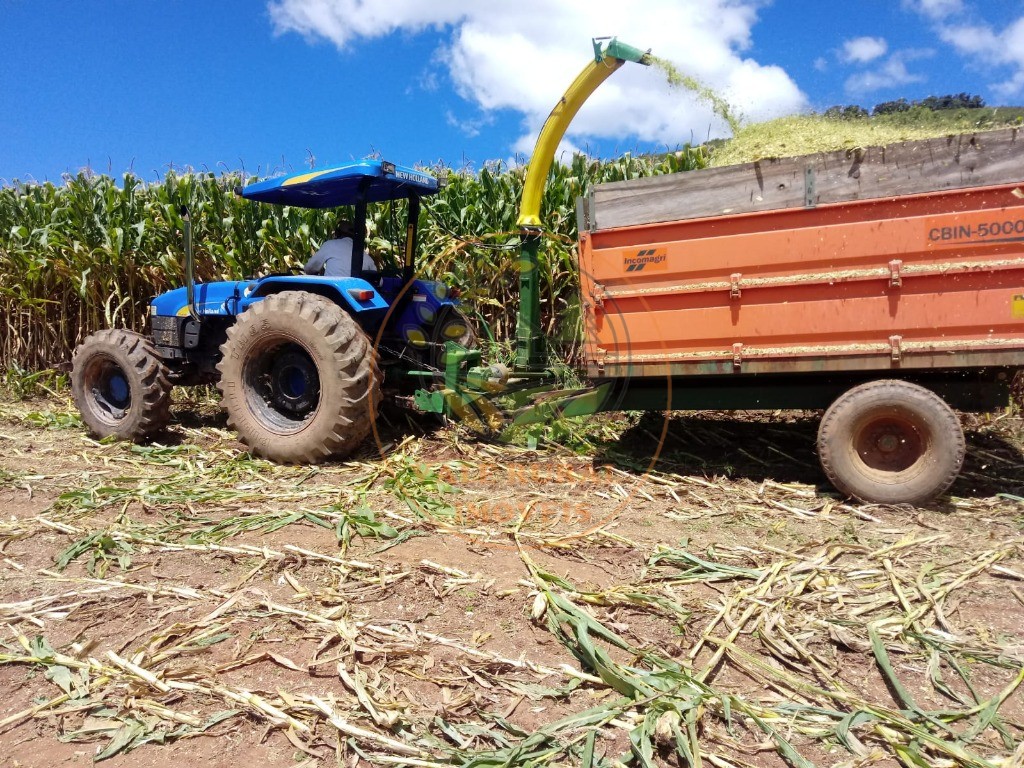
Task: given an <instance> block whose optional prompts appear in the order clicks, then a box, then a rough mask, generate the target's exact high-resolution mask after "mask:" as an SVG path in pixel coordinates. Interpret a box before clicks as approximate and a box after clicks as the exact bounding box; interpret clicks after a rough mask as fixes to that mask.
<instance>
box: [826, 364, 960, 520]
mask: <svg viewBox="0 0 1024 768" xmlns="http://www.w3.org/2000/svg"><path fill="white" fill-rule="evenodd" d="M965 450H966V447H965V443H964V433H963V430H962V429H961V427H960V422H959V420H958V419H957V417H956V414H955V413H954V412H953V409H952V408H950V407H949V406H948V405H947V404H946V402H945V401H944V400H943V399H942V398H940V397H939V396H938V395H936V394H935V393H934V392H932V391H931V390H928V389H925V388H924V387H921V386H918V385H917V384H911V383H909V382H906V381H898V380H888V379H886V380H881V381H872V382H869V383H867V384H861V385H860V386H857V387H854V388H853V389H851V390H850V391H848V392H846V393H845V394H843V395H841V396H840V397H839V399H837V400H836V401H835V402H834V403H833V404H832V405H831V407H829V409H828V410H827V411H826V412H825V416H824V418H823V419H822V421H821V426H820V428H819V429H818V457H819V458H820V459H821V466H822V468H823V469H824V470H825V474H826V475H827V476H828V479H829V480H831V481H832V483H833V485H835V487H836V488H838V489H839V490H840V491H842V492H843V493H846V494H848V495H850V496H855V497H856V498H858V499H860V500H862V501H867V502H872V503H878V504H900V503H903V504H921V503H924V502H926V501H929V500H931V499H933V498H934V497H936V496H938V495H939V494H941V493H942V492H943V491H945V490H946V489H947V488H949V486H950V485H952V484H953V481H954V480H956V477H957V475H958V474H959V473H960V468H961V467H962V466H963V462H964V452H965Z"/></svg>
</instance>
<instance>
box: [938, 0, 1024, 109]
mask: <svg viewBox="0 0 1024 768" xmlns="http://www.w3.org/2000/svg"><path fill="white" fill-rule="evenodd" d="M939 36H940V37H941V38H942V39H943V41H945V42H947V43H949V44H950V45H952V46H953V47H954V48H955V49H956V50H957V51H959V52H960V53H962V54H964V55H965V56H967V57H968V58H969V59H972V60H973V61H974V62H976V63H978V64H981V65H986V66H988V67H1007V68H1009V70H1010V73H1009V76H1008V77H1007V78H1006V79H1005V80H1003V81H1001V82H997V83H994V84H993V85H992V89H993V90H994V91H995V92H996V93H998V94H999V95H1000V96H1002V97H1004V98H1013V97H1016V96H1020V95H1022V94H1024V16H1021V17H1020V18H1018V19H1017V20H1016V21H1014V22H1012V23H1011V24H1009V25H1008V26H1007V27H1006V28H1005V29H1003V30H1001V31H997V30H995V29H994V28H993V27H991V26H990V25H988V24H979V25H967V24H965V25H944V26H942V27H941V28H940V29H939Z"/></svg>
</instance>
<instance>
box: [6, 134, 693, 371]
mask: <svg viewBox="0 0 1024 768" xmlns="http://www.w3.org/2000/svg"><path fill="white" fill-rule="evenodd" d="M705 164H706V157H705V154H704V152H703V150H701V149H693V148H686V149H684V150H683V151H680V152H675V153H671V154H667V155H665V156H664V157H658V158H650V157H634V156H630V155H627V156H625V157H622V158H620V159H618V160H615V161H611V162H594V161H591V160H590V159H588V158H585V157H583V156H576V157H574V158H573V160H572V162H571V163H570V164H569V165H556V166H555V168H554V169H553V171H552V175H551V178H550V179H549V183H548V186H547V190H546V192H545V199H544V208H543V215H544V218H545V223H546V225H547V228H548V231H549V232H550V233H552V234H551V235H550V236H549V238H548V239H547V242H546V247H545V248H544V249H543V251H542V254H541V270H542V285H543V312H544V322H545V324H546V326H545V327H546V328H547V330H548V331H549V332H553V331H554V329H555V328H565V327H568V328H575V327H576V319H577V312H576V307H577V303H578V300H577V286H578V275H577V269H576V244H575V240H576V217H575V206H576V198H577V197H579V196H580V195H583V194H586V192H587V190H588V188H589V185H590V184H593V183H598V182H604V181H617V180H622V179H628V178H636V177H640V176H650V175H656V174H661V173H670V172H677V171H685V170H691V169H694V168H700V167H703V166H704V165H705ZM524 176H525V169H524V168H513V169H505V168H503V167H502V166H501V165H488V166H486V167H484V168H483V169H482V170H481V171H480V172H478V173H475V174H473V173H468V172H459V173H451V174H449V183H448V186H447V187H445V189H444V190H443V191H442V192H441V193H440V194H439V195H437V196H436V197H435V198H433V199H431V200H429V201H428V202H427V205H426V206H425V210H423V211H422V213H421V221H420V226H421V230H420V231H421V238H420V262H419V263H420V272H421V274H422V275H424V276H427V277H431V278H437V279H442V280H445V281H448V282H449V283H450V284H451V285H454V286H457V287H459V288H460V289H462V291H463V296H464V299H465V300H466V301H467V303H468V304H469V306H470V308H471V310H472V311H473V312H474V313H476V315H477V317H478V319H479V321H480V323H481V325H483V326H484V328H485V329H486V332H489V333H490V334H491V335H493V336H494V337H495V338H497V339H504V338H509V337H510V336H511V333H512V331H513V329H514V323H515V308H516V306H517V302H516V299H517V296H516V294H517V290H518V278H517V271H516V270H517V263H516V259H517V252H516V250H515V249H514V248H513V247H510V246H513V245H514V244H515V243H516V242H517V241H518V236H517V234H516V226H515V225H516V218H517V214H518V203H519V197H520V193H521V190H522V183H523V179H524ZM249 180H251V179H247V178H245V177H244V175H243V174H241V173H224V174H221V175H217V174H214V173H211V172H205V173H198V172H192V173H179V172H176V171H173V170H172V171H170V172H169V173H168V174H167V176H166V177H165V178H164V179H163V180H162V181H158V182H153V183H146V182H144V181H143V180H141V179H140V178H138V177H137V176H134V175H132V174H125V175H124V176H123V177H122V178H121V179H114V178H111V177H110V176H106V175H96V174H92V173H89V172H81V173H79V174H78V175H77V176H73V177H72V176H68V177H66V178H65V179H64V182H63V184H61V185H59V186H58V185H55V184H53V183H49V182H47V183H44V184H22V183H17V182H16V183H14V184H13V185H8V186H5V187H2V188H0V313H2V317H3V323H2V324H0V352H2V360H3V364H2V365H0V368H2V369H4V370H7V371H10V370H21V371H38V370H45V369H50V368H60V367H62V366H63V365H65V364H66V363H67V361H68V360H70V356H71V352H72V350H73V349H74V347H75V345H76V344H77V343H78V342H79V341H81V340H82V339H83V338H84V337H85V336H87V335H88V334H90V333H92V332H93V331H96V330H99V329H101V328H108V327H123V328H129V329H133V330H143V327H144V324H145V319H146V306H147V303H148V301H149V299H150V298H151V297H152V296H153V295H155V294H157V293H160V292H162V291H165V290H168V289H169V288H173V287H176V286H179V285H181V284H183V280H184V275H183V264H184V258H183V250H182V245H183V239H182V235H181V229H182V219H181V216H180V214H179V207H180V206H181V205H182V204H185V205H188V207H189V209H190V211H191V218H192V226H193V233H194V234H193V237H194V241H195V243H196V271H197V277H198V279H200V280H225V279H240V278H246V277H253V276H257V275H260V274H267V273H273V272H285V271H289V270H291V269H294V268H297V267H299V266H300V265H301V264H302V263H303V262H304V261H305V260H306V258H308V256H309V255H310V254H311V253H312V251H313V250H314V249H315V248H316V247H317V246H319V244H320V243H321V242H323V241H324V240H325V239H327V237H328V236H329V233H330V232H331V231H332V230H333V227H334V224H335V222H336V220H337V217H338V216H339V215H345V214H347V213H348V212H341V213H339V211H320V210H307V209H302V208H293V207H276V206H269V205H264V204H257V203H252V202H249V201H246V200H243V199H242V198H239V197H237V196H236V195H235V194H234V188H235V187H236V186H237V185H239V184H242V183H244V182H247V181H249ZM404 221H405V208H404V205H403V204H401V203H398V204H395V205H393V206H389V205H378V206H373V207H371V213H370V221H369V222H368V228H369V235H368V237H369V247H370V251H371V253H372V254H373V255H375V257H377V259H378V261H383V262H384V263H387V262H388V261H389V259H394V258H395V252H396V249H397V247H400V244H401V243H402V241H403V237H404V229H403V226H402V223H403V222H404ZM570 335H571V334H570Z"/></svg>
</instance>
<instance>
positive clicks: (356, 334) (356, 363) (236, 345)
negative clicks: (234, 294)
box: [217, 291, 381, 464]
mask: <svg viewBox="0 0 1024 768" xmlns="http://www.w3.org/2000/svg"><path fill="white" fill-rule="evenodd" d="M221 352H222V354H223V357H222V359H221V362H220V363H219V364H218V366H217V368H218V370H219V372H220V381H219V382H218V384H217V386H218V388H219V389H220V391H221V395H222V400H221V405H222V407H223V408H224V409H225V410H226V411H227V414H228V424H229V425H230V426H231V427H233V428H234V429H235V430H236V431H237V432H238V436H239V438H240V439H241V440H242V442H243V443H245V444H246V445H247V446H248V447H249V448H250V450H252V452H253V453H255V454H258V455H260V456H263V457H265V458H268V459H270V460H272V461H278V462H283V463H294V464H310V463H316V462H320V461H323V460H324V459H326V458H328V457H330V456H339V457H340V456H345V455H348V454H350V453H351V452H352V451H354V450H355V449H356V448H357V447H358V446H359V444H360V443H361V442H362V441H363V439H364V438H365V437H366V436H367V435H368V434H369V432H370V428H371V426H372V423H373V419H374V418H375V417H376V414H377V408H378V407H379V405H380V399H381V398H380V378H381V377H380V371H379V368H378V363H377V352H376V350H375V349H373V347H372V346H371V344H370V340H369V338H368V337H367V336H366V334H365V333H364V332H363V330H362V329H361V328H360V327H359V325H358V324H357V323H356V321H355V320H354V319H353V318H352V317H351V316H350V315H348V314H347V313H346V312H344V311H343V310H342V309H341V308H340V307H339V306H337V305H336V304H334V303H332V302H330V301H328V300H327V299H325V298H323V297H321V296H317V295H314V294H311V293H305V292H302V291H285V292H282V293H277V294H274V295H272V296H268V297H267V298H265V299H263V300H262V301H260V302H257V303H256V304H253V305H252V306H250V307H249V308H248V309H247V310H246V311H245V312H243V313H242V314H241V315H239V317H238V319H237V320H236V321H235V323H234V325H232V326H231V327H230V328H229V329H228V332H227V341H225V342H224V344H223V345H222V346H221Z"/></svg>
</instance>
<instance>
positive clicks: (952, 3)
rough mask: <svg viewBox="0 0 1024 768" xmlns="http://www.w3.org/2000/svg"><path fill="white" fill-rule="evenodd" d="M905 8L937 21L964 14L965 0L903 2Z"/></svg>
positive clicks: (904, 0) (906, 0)
mask: <svg viewBox="0 0 1024 768" xmlns="http://www.w3.org/2000/svg"><path fill="white" fill-rule="evenodd" d="M903 7H904V8H909V9H910V10H913V11H917V12H918V13H920V14H923V15H925V16H927V17H929V18H931V19H935V20H936V21H939V20H942V19H947V18H949V17H950V16H956V15H957V14H960V13H963V12H964V3H963V0H903Z"/></svg>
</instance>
